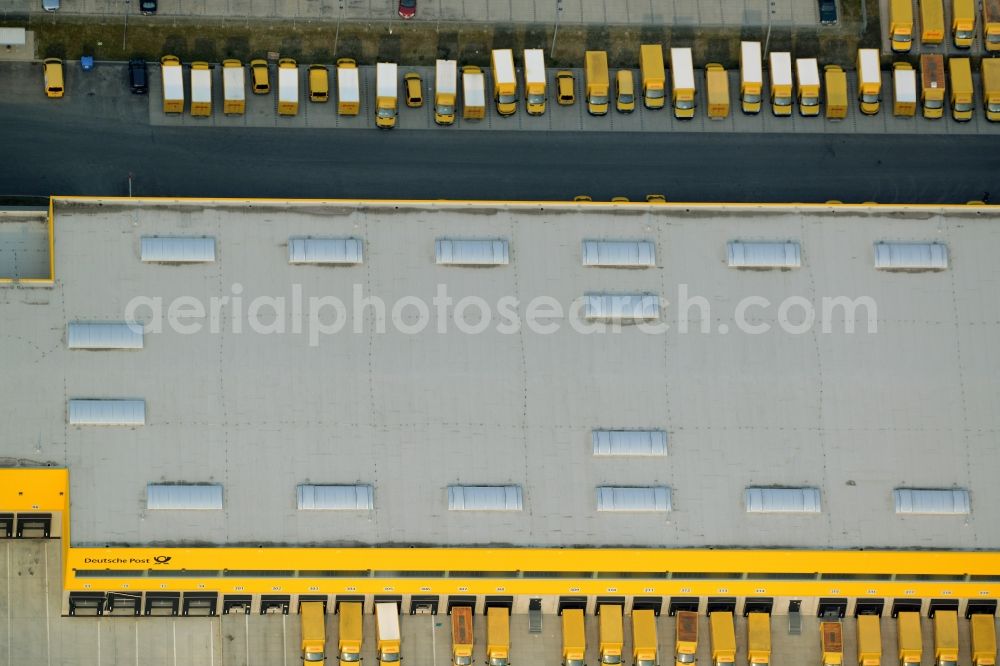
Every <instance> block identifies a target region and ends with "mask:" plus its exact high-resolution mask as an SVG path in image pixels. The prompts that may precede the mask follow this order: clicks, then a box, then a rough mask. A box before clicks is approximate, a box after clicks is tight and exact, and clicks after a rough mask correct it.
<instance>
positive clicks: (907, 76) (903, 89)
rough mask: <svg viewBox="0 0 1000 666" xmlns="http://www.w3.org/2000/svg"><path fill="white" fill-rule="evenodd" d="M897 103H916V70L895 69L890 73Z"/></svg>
mask: <svg viewBox="0 0 1000 666" xmlns="http://www.w3.org/2000/svg"><path fill="white" fill-rule="evenodd" d="M892 79H893V85H894V87H895V94H896V101H897V102H912V103H916V101H917V70H915V69H895V70H893V72H892Z"/></svg>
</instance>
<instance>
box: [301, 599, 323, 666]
mask: <svg viewBox="0 0 1000 666" xmlns="http://www.w3.org/2000/svg"><path fill="white" fill-rule="evenodd" d="M299 615H301V617H302V661H303V662H305V663H308V664H317V665H318V666H323V664H325V663H326V610H325V609H324V606H323V602H322V601H303V602H302V604H301V606H300V607H299Z"/></svg>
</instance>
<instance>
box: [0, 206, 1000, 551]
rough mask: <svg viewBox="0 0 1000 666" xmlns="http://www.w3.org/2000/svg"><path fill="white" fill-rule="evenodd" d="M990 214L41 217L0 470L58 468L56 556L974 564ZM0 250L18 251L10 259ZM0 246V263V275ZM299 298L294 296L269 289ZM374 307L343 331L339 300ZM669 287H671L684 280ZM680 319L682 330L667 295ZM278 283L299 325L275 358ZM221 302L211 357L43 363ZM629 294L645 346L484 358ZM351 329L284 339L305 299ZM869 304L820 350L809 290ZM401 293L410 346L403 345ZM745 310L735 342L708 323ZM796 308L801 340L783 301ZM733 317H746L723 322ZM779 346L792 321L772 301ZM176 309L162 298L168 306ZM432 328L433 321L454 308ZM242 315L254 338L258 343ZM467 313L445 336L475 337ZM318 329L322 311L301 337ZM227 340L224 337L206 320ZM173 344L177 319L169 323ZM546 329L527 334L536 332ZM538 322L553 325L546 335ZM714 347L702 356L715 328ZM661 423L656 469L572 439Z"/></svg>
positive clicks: (228, 210)
mask: <svg viewBox="0 0 1000 666" xmlns="http://www.w3.org/2000/svg"><path fill="white" fill-rule="evenodd" d="M991 210H992V209H990V208H972V207H969V208H968V209H959V208H951V209H936V208H919V209H918V208H912V209H890V208H879V209H865V208H856V209H840V210H837V211H836V212H833V211H831V210H830V209H827V208H822V207H816V208H808V207H805V208H796V207H776V206H744V207H728V208H726V207H711V206H695V207H693V206H673V205H661V206H651V207H646V206H635V207H617V208H615V207H613V206H610V205H597V204H595V205H584V206H577V205H565V206H558V205H553V204H520V205H518V204H473V203H463V204H457V203H456V204H435V203H421V204H406V203H395V202H393V203H384V204H383V203H363V204H352V203H349V202H339V203H331V204H320V203H265V202H252V204H250V203H247V204H244V203H242V202H235V201H232V202H220V203H218V204H198V203H191V202H175V201H168V200H163V201H160V202H138V201H134V200H132V201H129V200H118V201H110V200H105V201H104V202H103V205H101V206H98V205H97V204H96V202H91V203H83V202H59V203H57V204H56V222H55V251H56V258H55V259H56V260H55V266H56V282H55V284H54V286H53V287H51V288H46V287H17V286H4V287H0V322H2V326H0V367H2V368H3V369H4V381H3V382H0V404H3V405H4V406H5V410H6V413H7V414H8V415H10V416H12V417H14V418H8V419H6V420H5V428H4V431H3V434H2V435H0V456H9V457H14V458H22V459H28V460H34V461H51V462H54V463H56V464H59V465H66V466H68V467H69V469H70V470H71V475H70V477H71V484H72V486H71V488H72V511H73V515H72V528H73V534H72V536H73V542H74V543H76V544H78V545H88V544H104V543H128V544H135V545H144V544H153V543H199V542H201V543H219V544H221V543H225V544H244V543H245V544H258V543H287V544H329V545H336V544H388V543H400V544H401V543H419V544H431V545H468V544H489V543H495V544H512V545H518V546H550V545H585V546H586V545H593V546H598V545H635V546H661V547H686V546H733V547H767V546H791V547H809V548H857V547H867V548H875V547H887V548H958V549H977V548H980V549H995V548H998V547H1000V486H998V484H996V482H995V476H996V470H997V469H1000V447H998V446H997V444H996V438H997V433H998V428H1000V410H998V409H997V408H996V396H997V395H998V389H1000V386H998V384H1000V380H998V378H997V372H996V368H997V367H998V362H1000V351H998V349H1000V345H998V343H997V340H1000V300H998V299H997V298H996V289H995V285H996V283H997V281H998V280H1000V267H998V263H997V261H996V257H997V254H998V249H1000V226H998V224H997V222H998V219H997V217H998V216H997V215H996V214H991ZM157 235H159V236H208V237H212V238H214V239H215V240H216V260H215V261H214V262H212V263H201V264H184V265H170V264H152V263H144V262H142V261H141V260H140V244H141V238H142V237H143V236H157ZM305 237H315V238H347V237H350V238H358V239H361V240H362V241H363V244H364V255H363V257H364V258H363V263H361V264H358V265H351V266H316V265H295V264H289V261H288V256H289V254H288V252H289V251H288V239H289V238H305ZM440 238H471V239H480V238H493V239H505V240H507V241H508V242H509V263H508V264H507V265H501V266H486V267H458V266H440V265H437V264H436V263H435V240H436V239H440ZM595 239H598V240H605V239H606V240H636V239H638V240H649V241H652V242H653V243H654V244H655V256H656V266H655V267H652V268H640V269H635V268H632V269H629V268H601V267H587V266H584V265H583V261H582V256H581V247H582V241H583V240H595ZM732 240H748V241H796V242H798V243H800V244H801V256H802V266H801V267H800V268H795V269H791V270H787V271H779V270H772V271H745V270H737V269H733V268H729V267H728V265H727V243H728V242H729V241H732ZM887 240H888V241H914V242H928V241H934V242H938V243H943V244H945V245H947V248H948V257H949V266H948V268H947V270H944V271H939V272H917V273H913V272H887V271H879V270H876V269H875V250H874V243H876V242H878V241H887ZM18 242H20V240H19V241H18ZM0 252H2V251H0ZM295 285H299V286H295ZM354 285H359V287H358V288H359V289H361V290H362V292H363V294H364V295H365V296H377V297H379V298H381V299H383V300H384V301H385V302H386V303H387V315H386V319H387V322H386V327H385V332H384V333H373V332H372V330H373V325H374V318H375V317H374V314H373V310H372V308H368V309H367V310H366V311H365V313H364V316H363V317H362V319H363V323H364V332H363V333H360V334H356V333H354V332H353V331H352V328H353V326H354V323H355V322H354V320H353V317H352V314H351V313H352V310H353V308H354V306H355V303H353V297H352V292H353V289H354V288H355V287H354ZM439 285H444V286H445V287H446V288H447V291H448V293H449V295H450V296H451V297H453V299H454V300H455V302H458V301H459V300H460V299H461V298H463V297H465V296H480V297H482V298H483V299H485V301H486V303H488V304H489V305H490V306H494V307H493V312H494V320H493V321H492V322H491V324H490V325H489V327H487V328H486V330H485V331H484V332H482V333H479V334H468V333H463V332H462V331H460V330H458V328H457V326H456V325H455V323H454V322H453V321H452V322H450V323H449V324H448V326H447V330H446V332H445V333H438V332H437V325H438V322H437V320H436V319H437V314H436V312H435V308H434V305H433V303H432V299H433V298H434V296H435V293H436V292H437V290H438V289H439ZM682 285H686V287H682ZM682 288H686V290H687V294H688V297H689V298H694V297H703V298H704V304H707V305H708V306H709V307H710V313H709V314H708V317H707V318H706V319H707V323H708V324H709V329H710V332H706V333H702V332H701V331H700V325H701V316H700V311H699V307H697V305H692V306H691V307H690V308H687V309H688V311H689V313H690V320H691V321H690V323H689V329H690V330H689V331H688V332H687V333H682V332H681V331H679V330H678V328H679V327H678V317H679V314H680V312H681V310H682V309H683V304H682V303H680V302H679V300H680V299H681V294H682V292H681V289H682ZM297 290H300V293H301V298H302V303H303V305H302V312H303V314H302V315H301V317H300V318H299V321H300V322H302V327H301V329H302V332H301V333H293V332H292V331H293V330H295V326H294V325H293V324H292V323H291V321H292V319H293V317H292V310H293V308H294V305H293V304H292V301H293V300H294V294H295V293H296V291H297ZM236 292H239V296H240V297H241V298H242V299H243V303H242V306H241V310H242V316H240V317H234V308H233V303H232V301H230V303H228V304H226V305H224V306H223V305H220V306H219V308H220V309H219V312H220V316H219V317H218V320H219V325H218V328H219V329H220V332H218V333H213V332H212V331H210V330H209V328H210V325H209V320H208V316H209V313H207V314H206V319H205V321H204V327H203V329H202V330H201V331H199V332H197V333H195V334H182V333H180V332H178V331H174V330H171V329H170V327H169V326H166V325H165V326H164V330H163V332H160V333H157V332H155V331H154V330H152V328H153V326H152V324H153V323H154V322H152V321H151V316H150V308H148V307H147V308H140V309H139V310H138V312H137V314H138V317H137V318H138V319H139V320H141V321H142V322H143V323H144V324H145V325H146V328H145V334H144V347H143V349H141V350H137V351H136V350H132V351H121V350H113V351H81V350H70V349H68V348H67V343H66V331H67V323H68V322H88V321H94V322H121V321H125V320H126V319H127V317H126V306H127V304H128V303H129V301H130V300H132V299H134V298H135V297H146V298H149V299H155V298H160V299H162V301H163V311H164V314H165V315H166V312H167V309H168V307H169V305H170V303H171V302H172V301H174V299H176V298H178V297H192V298H193V299H194V300H195V301H197V302H199V303H202V304H204V306H205V307H206V310H210V308H211V305H210V303H211V299H212V298H213V297H221V296H228V297H229V298H230V299H232V298H233V296H234V295H235V293H236ZM593 292H600V293H619V294H630V293H654V294H657V295H658V296H659V297H660V302H661V308H660V323H666V324H669V325H670V329H669V330H668V331H666V332H665V333H653V332H650V331H647V330H643V328H641V327H639V326H623V327H622V329H621V331H620V332H617V333H613V332H608V333H603V334H602V333H597V334H582V333H580V332H578V331H576V330H575V329H574V328H573V327H572V326H571V325H569V324H568V323H567V322H566V321H565V320H563V321H562V322H561V323H560V322H556V323H557V325H558V330H556V331H555V332H552V333H549V334H543V333H540V332H536V331H533V330H530V329H529V327H528V326H527V325H522V326H521V328H520V331H519V332H516V333H513V334H510V333H505V332H502V331H499V330H497V328H498V326H497V325H498V323H501V320H500V318H499V315H498V313H499V312H501V311H502V309H498V308H496V307H495V305H496V304H497V303H498V301H499V300H500V299H501V298H503V297H505V296H512V297H516V298H517V299H518V300H519V301H520V306H519V308H518V312H519V315H520V318H521V319H522V320H525V319H526V315H527V313H526V306H527V304H528V303H529V302H530V301H532V300H533V299H535V298H536V297H539V296H550V297H552V298H553V299H555V301H557V302H559V303H560V304H562V305H563V307H564V308H567V309H568V308H569V305H570V303H571V302H572V301H573V300H574V299H578V298H580V297H582V296H583V295H584V294H586V293H593ZM259 296H269V297H283V298H285V299H286V312H285V315H286V320H287V321H288V323H287V324H286V332H285V333H283V334H281V333H273V334H262V333H259V332H254V331H253V330H251V327H250V325H249V322H248V319H247V311H248V310H249V309H250V303H251V301H253V300H254V299H255V298H257V297H259ZM331 296H332V297H336V298H338V299H340V300H341V301H343V302H344V303H345V304H346V310H347V314H348V317H349V318H350V320H349V321H348V322H347V324H346V326H345V327H344V329H343V330H342V331H340V332H339V333H337V334H332V335H321V336H319V337H318V338H317V341H318V344H317V345H316V346H311V345H310V340H309V332H308V331H309V314H308V309H309V299H310V297H316V298H320V297H331ZM838 296H846V297H849V298H852V299H853V298H858V297H864V296H867V297H870V298H871V299H872V300H873V301H874V302H875V303H876V305H877V332H874V333H869V332H867V320H866V316H865V314H866V311H865V310H864V309H863V308H861V309H859V310H858V311H857V312H856V316H855V317H854V319H855V320H856V325H857V331H856V332H855V333H853V334H848V333H845V332H844V321H843V319H844V316H843V310H836V312H835V313H834V315H833V316H832V317H828V318H826V319H828V329H829V332H823V330H821V329H822V327H821V323H820V320H822V319H824V317H823V316H822V314H823V313H822V312H821V302H822V299H823V298H824V297H838ZM404 297H417V298H419V299H422V300H423V301H425V302H426V303H427V305H428V306H429V307H430V313H431V321H430V324H429V325H428V326H427V328H426V329H425V330H424V331H423V332H421V333H419V334H406V333H404V332H403V331H402V330H400V329H402V328H404V327H406V326H413V325H415V323H416V319H417V314H416V313H417V308H416V306H415V305H412V304H411V305H409V306H407V307H406V308H404V309H403V310H402V316H401V320H402V321H401V322H400V323H398V324H394V323H393V321H392V312H391V310H392V306H393V304H394V303H398V302H399V299H402V298H404ZM747 297H761V298H766V299H768V301H770V303H771V305H770V306H763V305H761V301H759V300H758V301H754V302H753V303H752V304H751V306H750V307H749V309H747V311H746V319H747V320H748V323H749V324H769V325H771V327H772V330H771V331H770V332H767V333H764V334H750V333H746V332H743V331H740V330H739V328H740V327H739V325H738V322H737V318H736V312H737V310H738V309H739V306H740V303H741V301H743V299H745V298H747ZM790 297H794V298H801V299H805V301H807V302H810V303H815V307H816V311H817V319H818V321H817V323H816V325H815V326H814V327H813V328H812V329H811V330H809V331H807V332H804V333H799V334H793V333H790V332H786V331H785V330H782V328H781V323H780V321H779V309H780V307H779V304H781V303H783V302H786V299H789V298H790ZM743 302H744V303H746V302H745V301H743ZM788 302H789V303H791V304H792V307H791V309H790V311H789V313H788V316H789V318H790V319H791V320H792V321H791V323H792V324H793V325H794V324H796V323H798V321H799V319H801V314H800V313H801V312H802V306H801V302H798V301H788ZM181 307H183V308H190V307H191V305H190V303H189V304H186V305H185V304H183V303H182V304H181ZM453 309H454V308H452V310H451V311H449V312H453ZM270 312H271V310H270V309H269V306H267V305H265V307H263V309H262V314H261V315H260V322H261V323H264V324H267V323H270V322H271V320H272V317H271V316H270ZM475 312H476V308H469V309H466V313H465V317H466V319H467V320H468V321H470V322H473V323H474V322H475V320H476V319H477V318H476V316H475ZM333 317H334V308H333V307H327V308H326V309H325V310H323V312H322V320H323V321H324V322H329V321H331V320H332V319H333ZM235 319H238V320H239V321H240V322H241V328H242V331H241V332H234V328H233V321H234V320H235ZM193 321H194V320H192V319H188V320H185V321H184V322H182V323H184V324H190V323H192V322H193ZM553 321H554V320H553ZM544 323H551V322H549V321H548V320H546V322H544ZM723 326H725V327H727V328H728V332H727V333H722V332H720V331H721V327H723ZM73 399H128V400H144V401H145V424H144V425H141V426H135V427H128V426H124V427H123V426H92V425H87V426H76V425H68V421H67V408H68V403H69V401H70V400H73ZM630 429H634V430H647V431H649V430H662V431H664V432H666V433H667V436H668V447H667V455H666V456H655V457H649V456H640V457H637V456H629V455H623V456H595V455H594V446H593V431H595V430H630ZM161 483H167V484H174V483H197V484H208V483H211V484H221V485H222V486H223V488H224V495H223V496H224V504H223V510H222V511H183V510H177V511H158V512H153V511H149V512H147V511H146V486H147V485H148V484H161ZM301 484H316V485H328V484H329V485H366V486H367V485H370V486H372V489H373V505H374V509H373V510H371V511H364V510H359V511H300V510H297V508H296V507H297V488H298V486H299V485H301ZM450 486H518V487H520V489H521V492H522V508H521V510H519V511H517V510H515V511H510V510H508V511H468V510H467V511H449V509H448V497H449V490H448V489H449V487H450ZM600 487H665V488H669V489H670V490H669V494H670V510H669V511H666V512H664V511H657V512H639V511H636V512H629V511H625V512H619V511H616V512H599V511H598V507H597V505H596V503H595V495H596V493H597V489H598V488H600ZM748 487H755V488H758V487H765V488H766V487H792V488H802V487H808V488H816V489H818V490H819V491H820V507H821V510H820V512H819V513H784V514H781V513H779V514H773V513H760V514H758V513H748V512H747V510H746V506H745V503H744V497H745V491H746V489H747V488H748ZM897 488H909V489H952V488H955V489H964V490H968V491H969V498H970V512H969V513H968V514H966V515H898V514H897V513H896V511H895V497H894V490H896V489H897Z"/></svg>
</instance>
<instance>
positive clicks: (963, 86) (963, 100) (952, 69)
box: [948, 58, 973, 122]
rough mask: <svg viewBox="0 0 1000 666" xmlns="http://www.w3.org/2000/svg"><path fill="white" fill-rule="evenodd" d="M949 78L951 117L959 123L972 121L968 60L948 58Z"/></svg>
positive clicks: (970, 76)
mask: <svg viewBox="0 0 1000 666" xmlns="http://www.w3.org/2000/svg"><path fill="white" fill-rule="evenodd" d="M948 74H949V75H950V78H951V117H952V118H954V119H955V120H957V121H959V122H966V121H969V120H972V94H973V93H972V66H971V64H970V63H969V59H968V58H948Z"/></svg>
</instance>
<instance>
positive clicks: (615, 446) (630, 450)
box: [592, 430, 667, 456]
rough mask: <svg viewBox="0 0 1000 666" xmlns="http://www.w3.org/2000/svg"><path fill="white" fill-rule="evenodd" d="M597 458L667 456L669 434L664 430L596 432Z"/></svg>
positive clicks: (593, 434) (594, 432) (595, 448)
mask: <svg viewBox="0 0 1000 666" xmlns="http://www.w3.org/2000/svg"><path fill="white" fill-rule="evenodd" d="M592 436H593V440H594V455H595V456H665V455H667V433H665V432H664V431H662V430H594V431H593V432H592Z"/></svg>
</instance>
